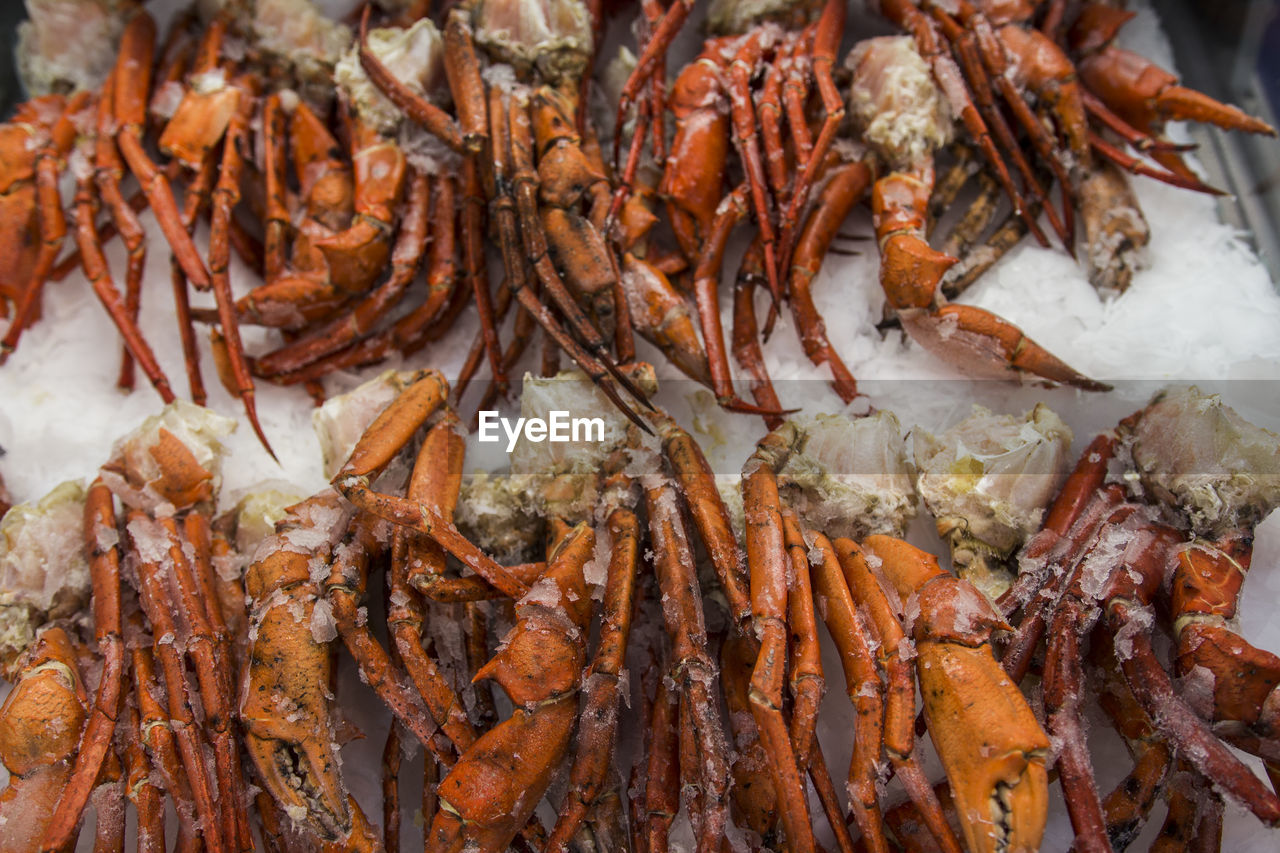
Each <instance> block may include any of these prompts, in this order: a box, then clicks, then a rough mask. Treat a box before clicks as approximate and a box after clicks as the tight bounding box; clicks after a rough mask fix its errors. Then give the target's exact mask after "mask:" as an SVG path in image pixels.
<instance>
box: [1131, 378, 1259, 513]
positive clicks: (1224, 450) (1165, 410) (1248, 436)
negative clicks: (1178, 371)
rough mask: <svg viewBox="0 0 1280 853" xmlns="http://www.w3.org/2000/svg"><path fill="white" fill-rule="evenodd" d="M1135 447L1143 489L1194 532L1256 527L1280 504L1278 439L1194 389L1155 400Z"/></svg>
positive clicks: (1136, 432)
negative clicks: (1188, 524)
mask: <svg viewBox="0 0 1280 853" xmlns="http://www.w3.org/2000/svg"><path fill="white" fill-rule="evenodd" d="M1131 449H1132V454H1133V462H1134V465H1135V466H1136V467H1137V471H1138V474H1139V476H1140V479H1141V483H1142V486H1143V487H1144V488H1145V489H1146V490H1148V491H1149V492H1150V493H1151V494H1152V495H1154V496H1155V497H1157V498H1158V499H1159V500H1160V501H1161V502H1163V503H1165V504H1166V505H1169V506H1170V507H1173V508H1176V511H1177V512H1179V513H1180V514H1182V515H1183V516H1185V518H1186V520H1187V521H1188V522H1189V523H1190V525H1191V527H1192V529H1193V530H1194V531H1195V532H1196V533H1197V534H1205V533H1208V534H1216V533H1220V532H1223V531H1224V530H1226V529H1228V528H1231V527H1237V526H1247V525H1253V524H1255V523H1256V522H1258V521H1260V520H1261V519H1263V518H1264V517H1265V516H1266V515H1267V514H1268V513H1269V512H1271V510H1272V509H1273V508H1275V507H1276V506H1277V505H1280V436H1277V435H1276V434H1275V433H1273V432H1271V431H1270V430H1266V429H1263V428H1262V427H1259V426H1255V425H1254V424H1251V423H1249V422H1248V421H1246V420H1245V419H1244V418H1243V417H1241V416H1240V414H1239V413H1238V412H1236V410H1235V409H1233V408H1231V407H1230V406H1228V405H1225V404H1224V403H1223V402H1222V399H1221V398H1220V397H1219V396H1218V395H1217V394H1202V393H1201V392H1200V390H1199V389H1198V388H1196V387H1195V386H1194V385H1192V386H1187V387H1183V388H1174V389H1169V390H1166V391H1162V392H1161V393H1160V394H1157V395H1156V397H1155V399H1154V400H1153V401H1152V403H1151V405H1150V406H1148V407H1147V408H1146V409H1145V410H1144V411H1143V412H1142V413H1141V416H1140V417H1139V419H1138V423H1137V425H1136V427H1135V428H1134V431H1133V437H1132V445H1131Z"/></svg>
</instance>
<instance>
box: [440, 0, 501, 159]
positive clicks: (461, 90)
mask: <svg viewBox="0 0 1280 853" xmlns="http://www.w3.org/2000/svg"><path fill="white" fill-rule="evenodd" d="M470 14H471V13H470V10H468V9H464V8H455V9H451V10H450V11H449V17H448V18H447V19H446V20H445V25H444V73H445V77H447V78H448V80H449V91H450V92H451V93H453V103H454V104H455V105H456V108H457V110H458V121H459V124H461V126H462V141H463V145H464V146H465V147H466V149H467V150H468V151H470V152H471V153H472V154H473V155H478V154H479V153H480V152H481V151H483V150H484V148H485V146H486V145H488V144H489V141H490V140H489V124H490V121H489V119H488V118H487V117H486V115H485V101H484V80H483V79H482V78H481V76H480V58H479V57H478V56H477V55H476V46H475V35H474V33H473V32H472V30H471V22H470Z"/></svg>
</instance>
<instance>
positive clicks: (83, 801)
mask: <svg viewBox="0 0 1280 853" xmlns="http://www.w3.org/2000/svg"><path fill="white" fill-rule="evenodd" d="M113 501H114V498H113V497H112V494H111V490H110V489H108V488H107V487H106V485H105V484H103V482H102V480H101V478H99V479H97V480H94V482H93V485H92V486H90V487H89V493H88V497H87V499H86V501H85V525H84V526H85V532H86V536H85V538H86V540H87V541H86V543H85V544H86V546H87V548H88V550H89V554H90V558H89V571H90V574H91V577H92V579H93V590H94V595H93V630H94V634H95V635H96V639H97V642H98V654H100V655H101V656H102V674H101V676H99V682H98V695H97V697H96V698H95V699H94V702H93V710H92V711H91V712H90V714H89V720H88V722H87V723H86V725H85V728H84V731H83V733H81V735H80V745H79V747H78V748H77V750H76V760H75V766H74V768H73V769H72V771H71V775H70V778H69V779H67V782H66V786H65V787H64V788H63V790H62V792H61V796H60V797H59V798H58V804H57V806H56V807H55V808H54V810H53V813H52V815H51V817H50V818H49V825H48V828H47V829H46V830H45V836H44V841H42V842H41V844H42V846H43V847H44V849H47V850H60V849H62V848H63V847H64V846H66V845H68V844H70V843H72V842H73V841H74V839H75V836H76V834H77V832H78V831H79V822H80V814H81V813H82V812H83V811H84V809H85V806H86V805H87V804H88V802H89V797H90V795H91V794H92V793H93V789H94V787H95V786H96V785H97V782H98V774H99V773H100V772H101V771H102V767H103V762H105V761H106V759H107V754H108V752H109V751H110V749H111V738H112V734H113V733H114V731H115V728H116V721H117V719H118V718H119V716H120V706H121V699H122V697H123V694H124V691H123V688H124V679H125V658H124V641H123V639H122V637H121V633H122V630H123V629H122V625H121V619H120V549H119V547H118V545H117V539H118V536H117V535H116V516H115V508H114V506H113Z"/></svg>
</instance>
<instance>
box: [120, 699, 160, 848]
mask: <svg viewBox="0 0 1280 853" xmlns="http://www.w3.org/2000/svg"><path fill="white" fill-rule="evenodd" d="M123 725H124V739H125V750H124V752H125V771H126V776H125V780H126V781H125V795H126V796H127V797H128V798H129V802H131V803H133V808H134V810H135V811H136V812H137V813H138V853H165V838H164V823H165V818H164V793H163V791H162V790H161V789H160V787H159V786H157V785H156V784H155V783H154V782H153V781H151V773H152V769H151V763H150V761H149V760H148V759H147V753H146V750H144V749H143V746H142V733H141V731H140V729H139V725H140V721H139V717H138V709H137V708H135V707H134V706H133V705H132V704H131V703H130V704H126V705H125V707H124V722H123Z"/></svg>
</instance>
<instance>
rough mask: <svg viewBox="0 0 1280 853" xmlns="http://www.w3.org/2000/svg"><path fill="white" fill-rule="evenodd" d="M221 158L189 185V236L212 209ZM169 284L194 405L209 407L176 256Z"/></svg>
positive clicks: (209, 161) (185, 217)
mask: <svg viewBox="0 0 1280 853" xmlns="http://www.w3.org/2000/svg"><path fill="white" fill-rule="evenodd" d="M217 169H218V158H217V157H216V156H215V155H214V154H213V153H210V154H209V155H208V156H207V157H206V158H205V160H204V162H203V163H201V164H200V169H199V171H198V172H196V175H195V177H194V178H193V179H192V181H191V182H190V183H189V184H188V185H187V193H186V198H185V199H183V208H182V225H183V227H184V228H186V230H187V233H188V234H190V233H193V232H194V231H195V227H196V222H197V221H198V220H199V219H200V217H201V216H202V215H203V214H204V212H205V211H206V210H207V209H208V206H209V201H210V199H211V197H212V193H213V186H214V183H215V182H216V180H217V176H218V172H217ZM169 280H170V283H171V285H172V287H173V305H174V313H175V315H176V318H177V320H178V330H179V334H180V335H181V338H182V358H183V362H184V363H185V364H186V367H187V385H188V387H189V388H190V390H191V401H192V402H193V403H195V404H196V405H199V406H203V405H204V404H205V399H206V394H205V388H204V378H203V377H202V376H201V374H200V349H199V347H198V346H197V344H196V332H195V326H194V324H193V322H192V313H191V300H190V295H189V294H188V293H187V276H186V273H184V272H183V271H182V264H180V263H179V262H178V259H177V257H176V256H174V255H172V254H171V255H170V256H169Z"/></svg>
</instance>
